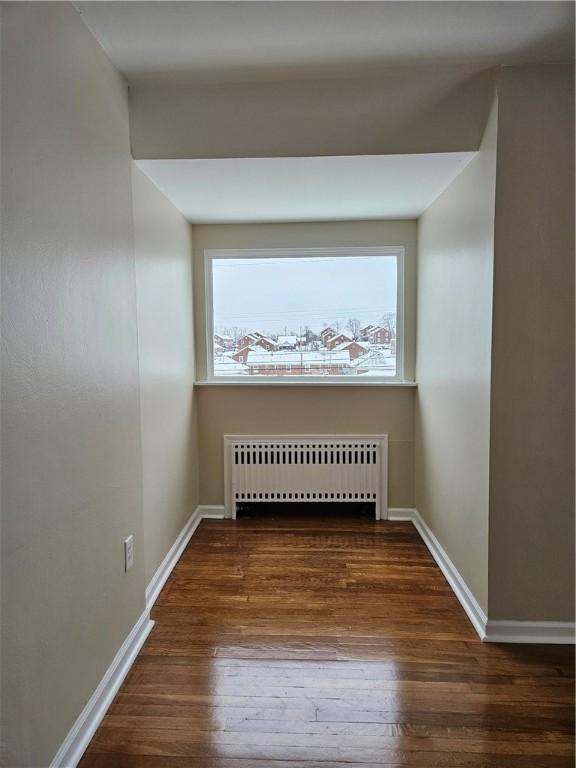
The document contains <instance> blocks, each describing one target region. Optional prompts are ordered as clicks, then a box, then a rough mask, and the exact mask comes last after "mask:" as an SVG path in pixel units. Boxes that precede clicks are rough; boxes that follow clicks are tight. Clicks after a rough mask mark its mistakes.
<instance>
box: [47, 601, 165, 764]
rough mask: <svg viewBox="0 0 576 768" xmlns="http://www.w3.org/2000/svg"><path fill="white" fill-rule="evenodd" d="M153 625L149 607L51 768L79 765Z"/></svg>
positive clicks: (110, 667)
mask: <svg viewBox="0 0 576 768" xmlns="http://www.w3.org/2000/svg"><path fill="white" fill-rule="evenodd" d="M153 626H154V622H153V621H151V620H150V615H149V613H148V610H145V611H144V613H143V614H142V616H140V618H139V619H138V621H137V622H136V624H135V625H134V627H133V629H132V631H131V632H130V634H129V635H128V637H127V638H126V640H124V642H123V643H122V647H121V648H120V650H119V651H118V653H117V654H116V656H115V657H114V660H113V661H112V664H110V666H109V667H108V669H107V671H106V674H105V675H104V677H103V678H102V680H101V681H100V683H99V684H98V687H97V688H96V690H95V691H94V693H93V694H92V696H91V697H90V700H89V701H88V703H87V704H86V706H85V707H84V709H83V710H82V712H81V713H80V715H79V717H78V718H77V720H76V722H75V723H74V725H73V726H72V728H71V729H70V731H69V733H68V735H67V736H66V738H65V739H64V742H63V743H62V746H61V747H60V749H59V750H58V752H57V753H56V755H55V757H54V759H53V760H52V762H51V763H50V768H75V767H76V765H77V764H78V763H79V761H80V758H81V757H82V755H83V754H84V751H85V750H86V747H87V746H88V744H89V743H90V740H91V738H92V736H94V733H95V732H96V729H97V728H98V726H99V725H100V723H101V722H102V720H103V718H104V715H105V714H106V711H107V710H108V707H109V706H110V704H111V703H112V700H113V698H114V696H116V693H117V692H118V689H119V688H120V686H121V685H122V683H123V682H124V678H125V677H126V675H127V674H128V672H129V671H130V667H131V666H132V664H133V662H134V659H135V658H136V656H137V655H138V652H139V651H140V648H142V646H143V645H144V641H145V640H146V638H147V637H148V635H149V633H150V630H151V629H152V627H153Z"/></svg>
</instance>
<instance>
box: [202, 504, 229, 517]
mask: <svg viewBox="0 0 576 768" xmlns="http://www.w3.org/2000/svg"><path fill="white" fill-rule="evenodd" d="M198 510H199V512H200V517H201V518H203V519H206V520H224V518H225V517H226V511H225V509H224V504H201V505H200V506H199V507H198Z"/></svg>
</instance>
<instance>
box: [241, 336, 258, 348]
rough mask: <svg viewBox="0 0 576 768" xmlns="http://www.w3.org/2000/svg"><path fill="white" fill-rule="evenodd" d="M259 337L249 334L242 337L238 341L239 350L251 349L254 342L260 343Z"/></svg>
mask: <svg viewBox="0 0 576 768" xmlns="http://www.w3.org/2000/svg"><path fill="white" fill-rule="evenodd" d="M258 338H259V337H258V336H257V335H256V334H255V333H247V334H246V335H245V336H241V337H240V338H239V339H238V341H237V342H236V346H237V347H238V349H242V347H249V346H250V344H254V342H256V341H258Z"/></svg>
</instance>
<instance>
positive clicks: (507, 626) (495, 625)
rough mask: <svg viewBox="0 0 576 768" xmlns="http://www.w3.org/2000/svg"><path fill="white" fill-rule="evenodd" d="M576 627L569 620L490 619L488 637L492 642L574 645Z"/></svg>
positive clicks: (487, 628) (487, 626)
mask: <svg viewBox="0 0 576 768" xmlns="http://www.w3.org/2000/svg"><path fill="white" fill-rule="evenodd" d="M575 631H576V627H575V625H574V623H573V622H569V621H493V620H492V619H489V620H488V623H487V625H486V637H485V638H484V639H485V640H487V641H488V642H490V643H545V644H547V643H550V644H554V645H572V644H573V643H574V640H575Z"/></svg>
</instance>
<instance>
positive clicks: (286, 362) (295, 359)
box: [246, 350, 353, 376]
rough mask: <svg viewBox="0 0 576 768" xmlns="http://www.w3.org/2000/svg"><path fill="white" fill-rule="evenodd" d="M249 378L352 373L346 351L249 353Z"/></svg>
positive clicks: (247, 360)
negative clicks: (327, 352)
mask: <svg viewBox="0 0 576 768" xmlns="http://www.w3.org/2000/svg"><path fill="white" fill-rule="evenodd" d="M246 365H247V366H248V372H249V374H250V375H251V376H338V375H342V374H345V373H353V369H351V368H350V355H349V353H348V352H347V351H345V350H343V351H341V352H332V353H331V354H326V353H324V354H321V353H318V352H296V351H291V352H259V351H251V352H249V353H248V357H247V359H246Z"/></svg>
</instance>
